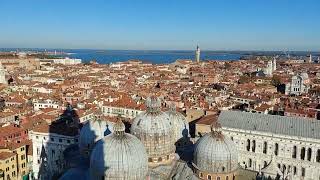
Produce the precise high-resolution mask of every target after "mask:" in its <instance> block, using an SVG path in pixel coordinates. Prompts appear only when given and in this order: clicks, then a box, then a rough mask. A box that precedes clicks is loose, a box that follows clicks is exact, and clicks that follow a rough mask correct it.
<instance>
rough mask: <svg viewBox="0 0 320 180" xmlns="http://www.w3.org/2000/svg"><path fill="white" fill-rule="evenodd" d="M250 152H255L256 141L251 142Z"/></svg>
mask: <svg viewBox="0 0 320 180" xmlns="http://www.w3.org/2000/svg"><path fill="white" fill-rule="evenodd" d="M252 152H256V140H253V141H252Z"/></svg>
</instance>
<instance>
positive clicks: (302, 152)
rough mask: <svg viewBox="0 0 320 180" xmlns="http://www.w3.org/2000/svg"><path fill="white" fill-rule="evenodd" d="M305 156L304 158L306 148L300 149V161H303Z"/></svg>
mask: <svg viewBox="0 0 320 180" xmlns="http://www.w3.org/2000/svg"><path fill="white" fill-rule="evenodd" d="M305 156H306V148H304V147H303V148H301V154H300V159H301V160H304V158H305Z"/></svg>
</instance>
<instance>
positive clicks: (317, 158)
mask: <svg viewBox="0 0 320 180" xmlns="http://www.w3.org/2000/svg"><path fill="white" fill-rule="evenodd" d="M316 161H317V162H320V149H318V150H317V157H316Z"/></svg>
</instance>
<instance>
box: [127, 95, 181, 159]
mask: <svg viewBox="0 0 320 180" xmlns="http://www.w3.org/2000/svg"><path fill="white" fill-rule="evenodd" d="M146 105H147V111H146V112H142V113H140V114H139V115H138V116H137V117H136V118H135V119H134V120H133V123H132V126H131V134H133V135H135V136H136V137H138V138H139V139H140V140H141V141H142V143H143V144H144V146H145V148H146V150H147V154H148V157H149V162H156V163H161V162H163V161H171V160H172V159H173V158H174V157H175V156H174V152H175V146H174V143H175V138H174V132H173V127H172V123H171V121H170V119H169V116H168V115H167V114H166V113H164V112H162V111H161V109H160V107H161V102H160V100H159V99H158V98H157V97H149V98H148V99H147V100H146Z"/></svg>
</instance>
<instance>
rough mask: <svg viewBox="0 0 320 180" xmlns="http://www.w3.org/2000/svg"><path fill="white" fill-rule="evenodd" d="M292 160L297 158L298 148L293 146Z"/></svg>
mask: <svg viewBox="0 0 320 180" xmlns="http://www.w3.org/2000/svg"><path fill="white" fill-rule="evenodd" d="M292 158H297V146H293V150H292Z"/></svg>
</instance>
